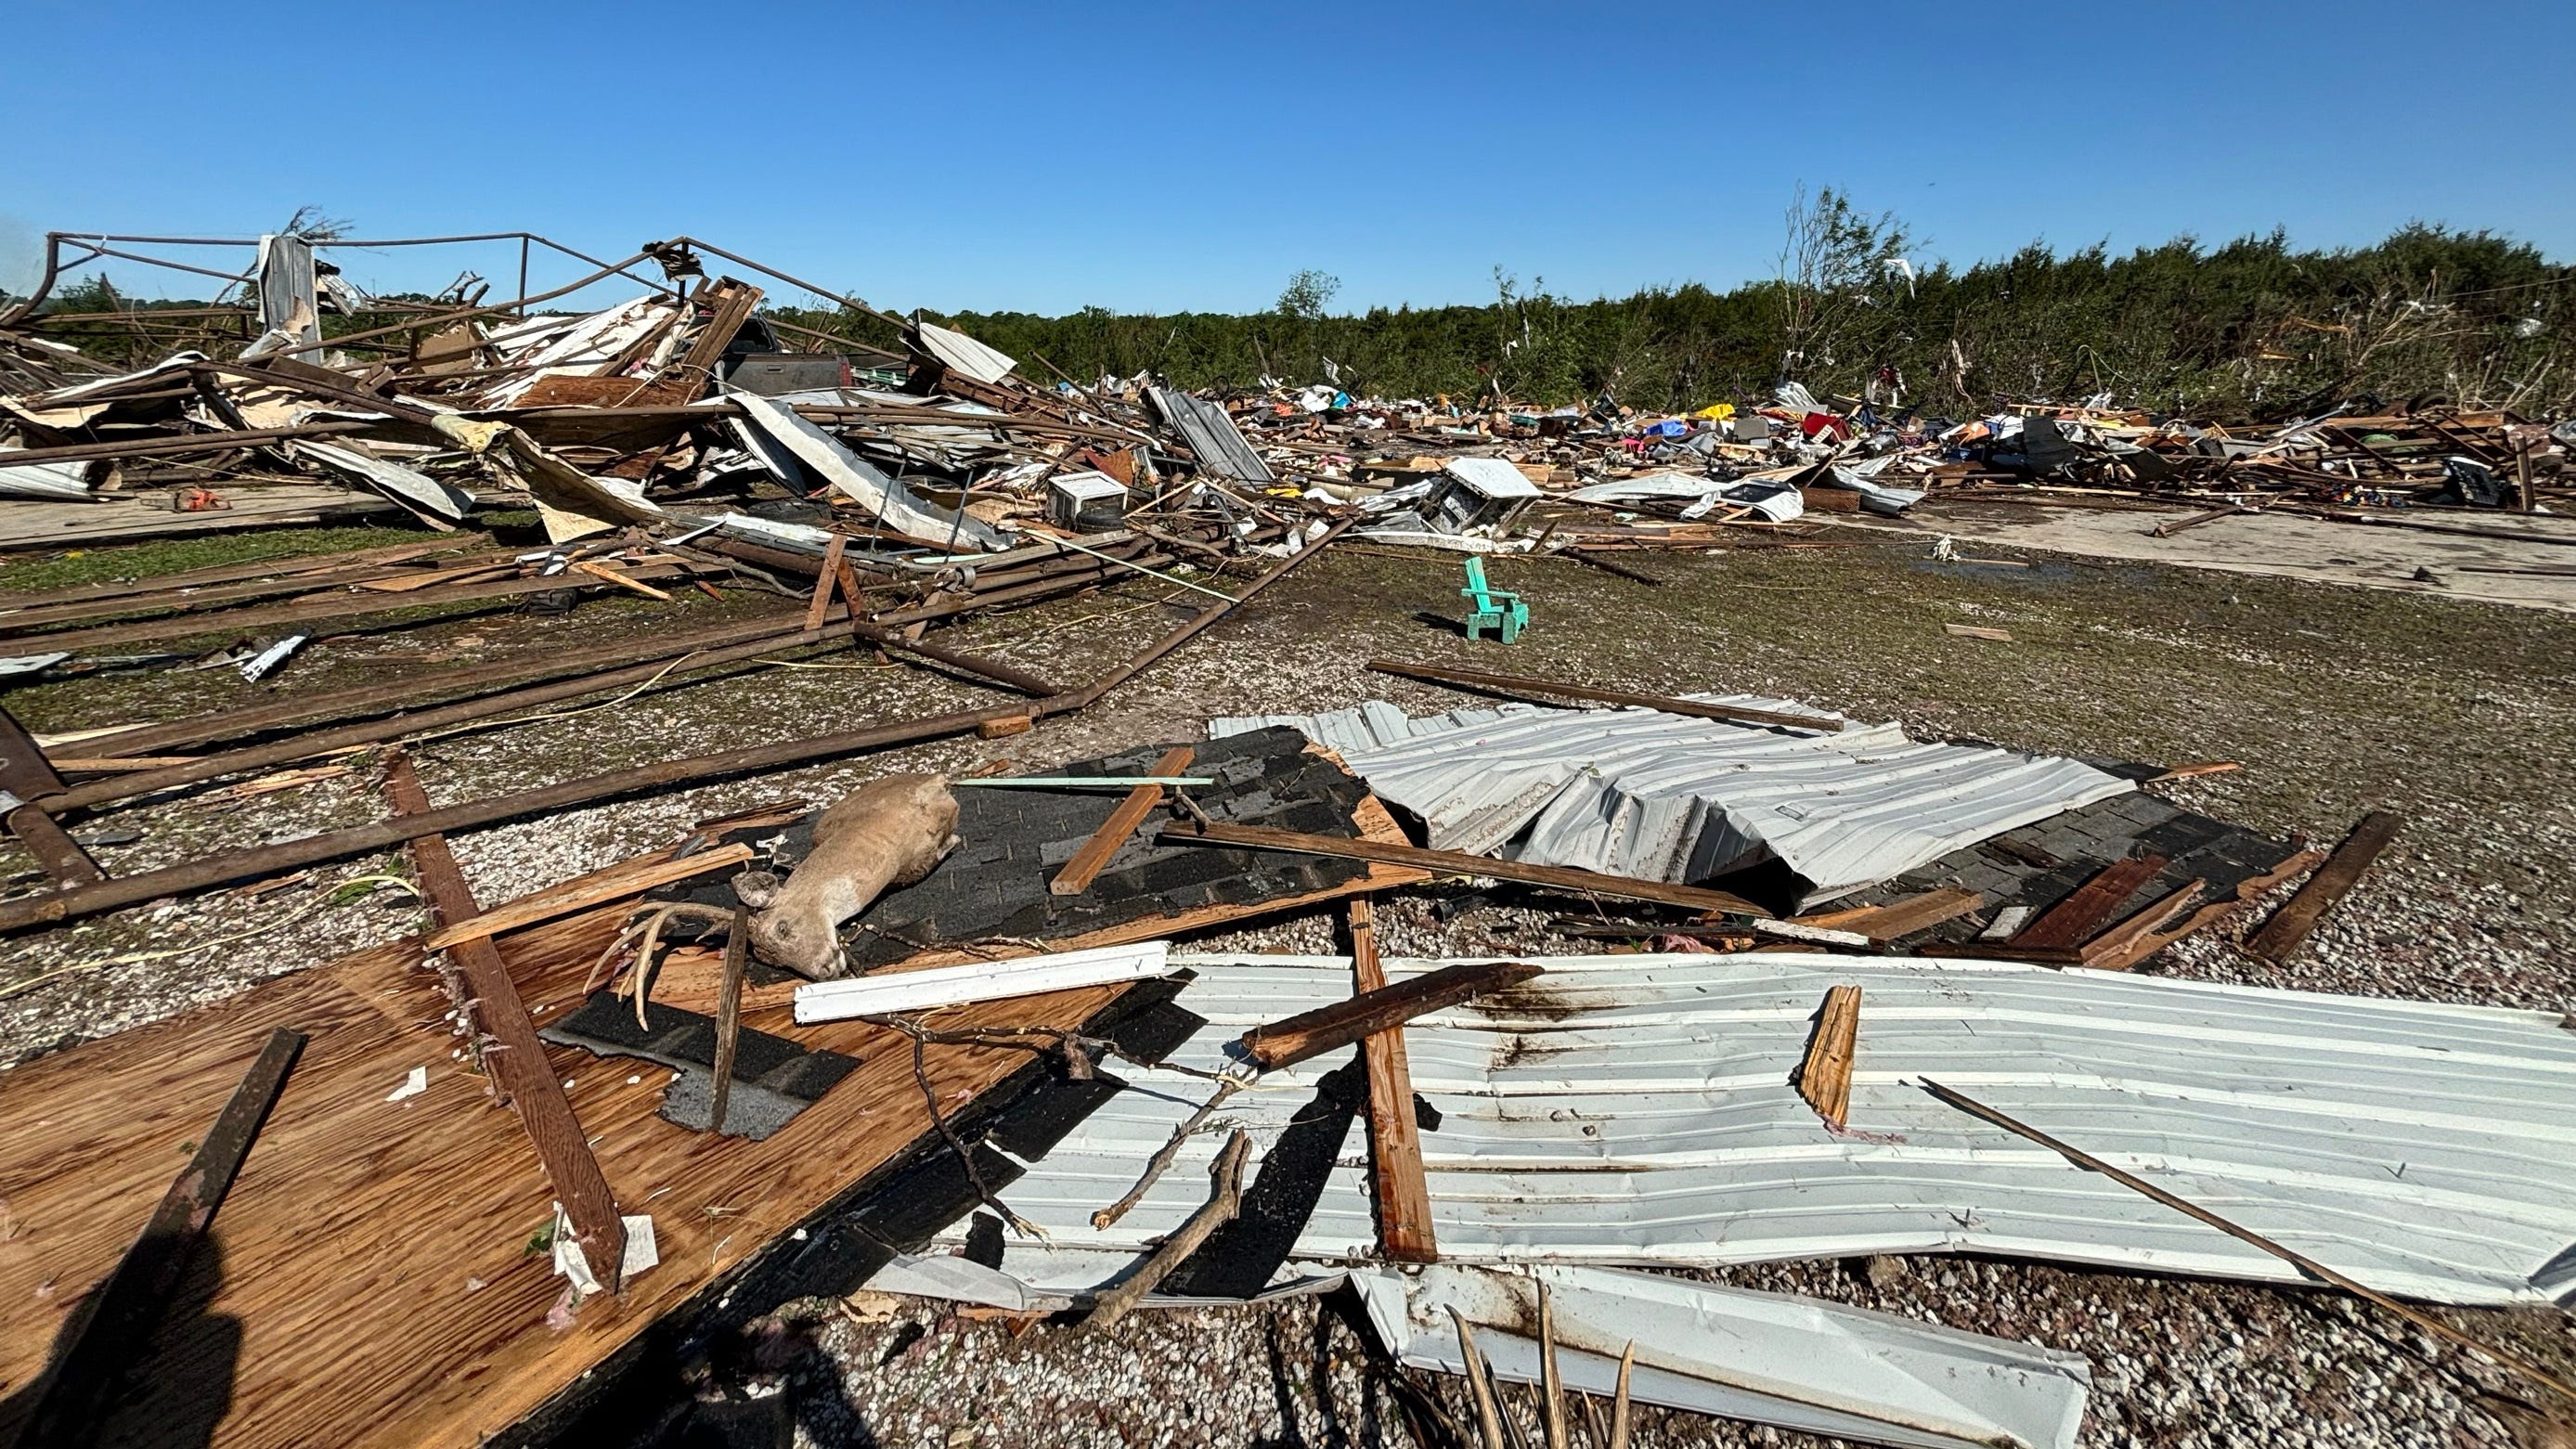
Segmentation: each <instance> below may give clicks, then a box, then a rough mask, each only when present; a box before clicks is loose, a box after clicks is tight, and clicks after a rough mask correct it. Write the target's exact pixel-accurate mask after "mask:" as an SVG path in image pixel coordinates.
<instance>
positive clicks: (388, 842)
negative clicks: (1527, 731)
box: [0, 520, 1750, 932]
mask: <svg viewBox="0 0 2576 1449" xmlns="http://www.w3.org/2000/svg"><path fill="white" fill-rule="evenodd" d="M1348 526H1349V521H1348V520H1345V521H1344V522H1342V523H1339V524H1336V525H1334V526H1333V527H1332V528H1331V529H1328V530H1326V531H1325V533H1324V534H1323V535H1322V536H1321V537H1319V538H1317V539H1315V540H1314V541H1312V542H1310V543H1308V544H1307V545H1306V547H1305V548H1303V549H1301V550H1299V551H1298V552H1296V553H1294V554H1291V555H1289V556H1288V557H1287V558H1285V559H1282V560H1280V561H1279V562H1278V563H1277V564H1274V565H1272V566H1271V568H1270V569H1269V570H1268V571H1267V572H1265V573H1263V574H1262V575H1261V576H1260V577H1259V578H1257V579H1254V580H1253V581H1252V582H1251V583H1250V584H1248V585H1246V586H1245V587H1244V590H1243V592H1242V593H1240V594H1237V595H1236V596H1235V597H1234V598H1233V599H1231V600H1228V601H1222V602H1218V603H1214V604H1211V605H1209V606H1208V607H1207V608H1205V609H1202V610H1200V611H1199V612H1198V613H1196V614H1194V615H1192V616H1191V617H1190V618H1189V619H1188V620H1187V621H1186V622H1184V623H1182V624H1180V625H1179V626H1177V627H1175V628H1174V629H1173V630H1172V631H1171V632H1170V633H1168V634H1165V635H1164V636H1163V637H1162V638H1161V639H1158V640H1156V641H1155V642H1154V643H1152V644H1149V645H1147V646H1146V647H1145V648H1143V649H1141V650H1139V651H1137V653H1135V654H1134V655H1132V656H1130V657H1129V658H1128V659H1127V660H1126V662H1124V663H1123V664H1120V665H1118V666H1117V667H1116V668H1114V669H1112V670H1111V671H1110V672H1109V673H1108V674H1107V675H1105V676H1103V677H1102V678H1100V679H1097V680H1094V681H1092V683H1090V684H1089V685H1086V686H1084V687H1083V688H1081V689H1079V690H1070V691H1067V692H1065V693H1062V694H1056V695H1050V696H1048V697H1047V698H1045V699H1041V700H1036V701H1014V702H1012V703H1010V704H1001V705H988V706H986V707H985V708H982V709H972V710H957V711H953V712H951V713H948V714H941V715H932V716H930V717H929V718H927V719H916V720H906V721H902V722H899V723H894V724H883V725H871V726H868V727H865V728H862V729H855V730H844V731H840V732H837V733H833V734H827V735H814V736H809V737H806V738H803V739H793V740H783V741H780V742H778V743H776V744H768V745H753V746H749V747H747V748H743V749H735V750H724V751H720V752H718V753H715V754H711V755H695V756H691V757H689V758H686V759H677V760H663V761H659V762H657V763H654V764H650V765H640V766H636V767H634V768H632V769H625V770H612V771H608V772H605V773H602V774H596V775H585V776H580V777H578V778H575V779H571V780H565V781H563V782H561V783H559V784H554V785H545V786H540V787H538V788H536V789H533V790H521V791H518V792H516V793H513V794H509V795H499V796H493V797H491V798H488V799H483V800H474V801H468V802H466V803H464V804H460V805H450V806H446V807H444V808H442V809H438V810H432V811H429V812H427V813H425V814H422V815H419V816H416V817H412V818H408V819H397V820H386V821H378V822H376V823H374V824H371V825H359V826H353V827H351V828H349V829H346V830H334V831H330V832H327V833H325V834H321V835H308V836H306V837H304V838H303V839H300V840H289V841H283V842H280V843H278V844H275V845H265V846H259V847H256V848H253V849H250V850H238V851H230V852H226V853H224V854H220V855H212V856H205V857H201V858H199V859H196V860H192V861H187V862H183V863H181V864H178V865H173V866H168V867H165V868H163V869H160V870H154V871H145V872H143V873H141V874H138V875H130V876H121V877H118V878H115V879H112V880H103V881H98V882H95V883H93V884H90V885H84V886H70V887H61V888H57V889H55V890H52V891H47V892H45V893H43V894H40V895H29V896H20V897H17V898H15V899H12V900H7V901H0V932H7V931H20V930H25V929H27V928H28V927H30V926H42V925H50V924H52V923H53V922H56V921H66V920H72V919H75V918H78V917H81V916H91V915H97V914H99V913H100V912H103V911H113V910H117V909H120V908H122V907H125V906H132V905H140V904H142V903H143V902H145V901H150V900H158V899H159V898H161V897H162V896H165V895H178V894H185V893H188V892H193V891H200V890H204V889H207V888H208V887H210V886H218V885H226V884H230V883H231V882H234V881H243V880H258V879H262V878H264V877H267V876H273V875H283V874H286V873H287V872H289V871H293V870H297V869H300V868H302V867H304V866H308V865H318V864H320V863H321V862H323V861H326V860H341V859H345V858H347V857H349V856H353V855H364V854H367V853H368V852H371V851H377V850H383V849H386V848H388V847H390V846H395V845H399V844H401V843H403V842H404V841H407V840H413V839H417V838H419V837H420V836H423V835H435V834H444V833H447V832H450V831H455V830H464V829H470V828H472V827H475V826H480V825H491V824H495V823H497V822H499V821H503V820H513V819H517V818H518V817H520V816H524V815H535V814H539V813H542V812H545V811H549V810H563V809H569V808H571V807H573V806H576V805H588V804H593V803H596V802H598V801H602V800H610V799H615V798H618V797H620V796H625V795H632V794H635V793H638V792H640V791H646V790H662V789H668V788H669V787H671V786H674V785H681V784H690V783H694V782H697V781H701V780H711V779H719V778H722V777H725V776H730V775H742V774H749V773H751V772H753V771H757V770H771V769H778V768H782V767H784V766H789V765H800V764H806V763H809V762H811V761H815V760H824V759H830V758H832V757H834V756H837V755H848V754H855V753H857V752H859V751H861V750H872V749H881V748H884V747H886V746H889V745H908V744H917V743H919V742H921V741H923V740H933V739H939V738H942V737H944V736H948V735H956V734H964V733H967V732H968V731H971V730H975V729H977V728H978V727H979V726H982V725H985V724H988V723H990V722H991V721H994V720H997V719H1005V718H1016V719H1021V720H1026V719H1028V718H1031V717H1032V715H1046V716H1053V715H1058V714H1070V713H1072V712H1073V711H1075V710H1080V709H1087V708H1089V707H1090V706H1091V705H1092V704H1093V703H1094V702H1095V701H1097V700H1098V699H1099V698H1100V697H1101V696H1102V695H1104V694H1107V693H1108V692H1109V691H1110V690H1112V689H1115V688H1117V687H1118V686H1119V685H1121V684H1124V683H1126V682H1127V681H1128V680H1130V679H1132V678H1134V677H1135V676H1136V675H1137V674H1139V673H1140V672H1142V671H1143V670H1145V669H1146V668H1148V667H1150V666H1152V665H1153V664H1154V663H1155V662H1156V661H1158V660H1160V659H1161V658H1162V657H1163V656H1164V655H1166V654H1169V653H1171V652H1172V651H1173V650H1175V649H1177V648H1179V647H1180V646H1182V645H1183V644H1186V643H1188V642H1189V641H1190V640H1192V639H1194V638H1196V637H1198V635H1199V634H1200V633H1201V632H1202V631H1204V630H1206V629H1207V628H1209V627H1210V626H1212V625H1214V624H1215V623H1216V622H1217V621H1218V620H1220V619H1222V618H1224V617H1225V616H1226V615H1227V614H1228V613H1230V612H1231V611H1233V610H1234V609H1235V608H1237V607H1239V606H1241V605H1242V604H1243V603H1244V602H1245V601H1246V600H1248V599H1250V598H1251V597H1252V596H1253V595H1255V594H1257V593H1259V592H1260V591H1261V590H1263V589H1265V588H1267V587H1269V586H1270V585H1271V584H1273V583H1275V582H1277V581H1278V580H1279V579H1282V578H1284V577H1286V576H1287V575H1288V573H1289V571H1290V570H1292V569H1295V568H1296V567H1297V566H1298V565H1300V564H1302V563H1304V562H1305V561H1306V560H1308V559H1311V558H1313V557H1314V556H1315V555H1316V554H1318V553H1320V552H1322V551H1323V550H1324V549H1325V548H1326V547H1328V546H1329V545H1330V544H1331V543H1332V541H1333V540H1334V539H1335V538H1337V537H1339V536H1340V533H1341V531H1342V530H1343V529H1345V528H1347V527H1348ZM987 602H989V600H987ZM1565 874H1567V875H1571V876H1580V875H1583V874H1584V872H1582V871H1568V872H1565ZM1672 889H1679V888H1678V887H1674V888H1672ZM1693 894H1694V895H1696V896H1702V897H1708V898H1711V903H1710V904H1703V905H1702V906H1701V909H1719V908H1722V903H1723V902H1724V901H1727V900H1732V899H1733V898H1732V897H1722V896H1720V895H1719V893H1718V892H1715V891H1698V892H1693ZM1685 904H1689V903H1688V902H1686V903H1685ZM1747 908H1748V909H1749V908H1750V907H1749V905H1748V907H1747Z"/></svg>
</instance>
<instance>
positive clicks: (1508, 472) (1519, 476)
mask: <svg viewBox="0 0 2576 1449" xmlns="http://www.w3.org/2000/svg"><path fill="white" fill-rule="evenodd" d="M1441 471H1443V472H1445V473H1447V474H1448V475H1449V476H1450V477H1452V478H1455V479H1457V480H1458V481H1459V482H1461V483H1464V484H1466V485H1467V486H1468V487H1470V488H1473V489H1475V490H1476V491H1477V492H1479V493H1482V494H1483V495H1485V496H1486V497H1488V498H1537V497H1540V496H1542V495H1541V494H1540V492H1539V486H1538V485H1537V484H1535V483H1532V482H1531V481H1530V480H1529V475H1528V474H1527V473H1524V472H1522V471H1521V470H1520V469H1518V468H1516V467H1514V466H1512V465H1511V464H1510V463H1507V462H1505V461H1504V460H1502V459H1500V458H1452V459H1450V460H1449V461H1448V463H1447V464H1446V465H1445V466H1444V467H1443V468H1442V470H1441Z"/></svg>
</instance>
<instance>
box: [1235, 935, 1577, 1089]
mask: <svg viewBox="0 0 2576 1449" xmlns="http://www.w3.org/2000/svg"><path fill="white" fill-rule="evenodd" d="M1544 969H1545V968H1543V967H1540V966H1537V965H1534V964H1532V963H1530V962H1527V961H1471V962H1465V963H1462V964H1460V965H1456V966H1443V967H1441V968H1440V969H1439V970H1437V971H1430V972H1425V973H1424V974H1422V975H1420V976H1416V977H1414V978H1413V979H1411V980H1409V981H1406V982H1403V983H1402V984H1400V985H1396V986H1382V987H1379V988H1378V989H1377V990H1375V991H1363V992H1361V993H1360V994H1358V995H1357V996H1354V997H1352V998H1351V999H1350V1000H1348V1001H1337V1002H1334V1003H1333V1004H1332V1005H1330V1006H1319V1007H1317V1008H1315V1009H1314V1010H1313V1011H1301V1012H1299V1013H1298V1014H1297V1015H1295V1016H1291V1017H1288V1018H1285V1019H1284V1020H1280V1021H1274V1022H1272V1023H1270V1024H1269V1025H1267V1026H1256V1027H1254V1028H1253V1029H1252V1030H1250V1031H1247V1032H1245V1033H1244V1034H1243V1050H1244V1055H1245V1056H1247V1057H1249V1058H1250V1059H1251V1061H1252V1064H1253V1065H1254V1066H1256V1067H1259V1068H1260V1069H1261V1070H1263V1071H1265V1072H1269V1071H1276V1070H1278V1069H1279V1068H1281V1067H1293V1066H1295V1065H1296V1064H1298V1063H1299V1062H1302V1061H1308V1060H1311V1059H1312V1058H1315V1057H1319V1056H1322V1055H1323V1054H1324V1053H1326V1052H1328V1051H1332V1050H1334V1049H1335V1048H1337V1047H1346V1046H1349V1045H1350V1044H1351V1043H1353V1042H1355V1041H1358V1040H1360V1039H1361V1038H1363V1037H1367V1036H1370V1035H1373V1034H1375V1033H1377V1032H1381V1031H1391V1030H1393V1029H1395V1028H1397V1027H1400V1026H1402V1025H1404V1024H1405V1023H1406V1022H1408V1021H1411V1020H1413V1019H1414V1018H1415V1017H1417V1016H1427V1015H1429V1014H1430V1013H1432V1012H1435V1011H1439V1010H1441V1009H1443V1008H1445V1007H1451V1006H1455V1005H1457V1004H1458V1003H1459V1002H1462V1001H1465V1000H1467V999H1468V998H1470V997H1475V996H1482V995H1484V994H1485V993H1486V992H1489V991H1501V990H1505V989H1507V988H1509V987H1513V986H1518V985H1520V984H1521V983H1522V982H1524V981H1527V980H1529V979H1530V978H1531V977H1534V976H1537V975H1539V974H1540V973H1541V972H1542V971H1543V970H1544ZM1408 1105H1410V1103H1409V1101H1408Z"/></svg>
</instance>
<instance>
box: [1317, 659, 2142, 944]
mask: <svg viewBox="0 0 2576 1449" xmlns="http://www.w3.org/2000/svg"><path fill="white" fill-rule="evenodd" d="M1685 697H1686V698H1691V699H1696V700H1700V701H1702V702H1706V703H1725V704H1738V705H1743V706H1745V707H1748V708H1753V709H1764V710H1772V711H1779V712H1790V711H1799V710H1803V709H1804V708H1805V706H1803V705H1800V704H1797V703H1796V702H1794V701H1788V700H1767V699H1758V698H1755V697H1753V696H1748V695H1690V696H1685ZM1347 759H1348V763H1349V764H1350V767H1351V769H1352V770H1353V771H1354V772H1356V773H1358V774H1360V775H1361V776H1364V777H1365V778H1366V779H1367V780H1368V782H1369V787H1370V788H1371V789H1373V790H1375V791H1376V792H1377V793H1378V794H1379V795H1381V796H1383V797H1385V798H1386V799H1388V800H1391V801H1393V802H1395V803H1397V804H1399V805H1402V806H1404V807H1405V808H1406V809H1408V810H1411V811H1412V812H1413V813H1414V814H1416V815H1418V816H1421V817H1422V819H1423V820H1424V821H1425V822H1426V823H1427V824H1428V825H1429V827H1430V832H1431V844H1432V845H1433V846H1434V847H1435V848H1438V849H1442V850H1465V851H1473V852H1476V853H1478V854H1484V853H1488V852H1494V851H1498V850H1499V851H1504V853H1505V854H1507V855H1508V856H1509V857H1510V858H1511V859H1514V860H1525V861H1531V862H1535V863H1538V864H1542V865H1564V866H1575V867H1579V868H1582V869H1586V870H1600V871H1608V872H1610V873H1612V874H1616V875H1626V876H1637V877H1643V878H1646V879H1650V880H1671V881H1698V880H1706V879H1708V878H1710V877H1712V876H1716V875H1720V874H1723V873H1725V872H1727V871H1730V870H1737V869H1741V868H1743V867H1746V866H1751V865H1758V864H1760V863H1762V862H1764V861H1766V860H1770V859H1773V858H1777V859H1779V860H1782V861H1784V862H1786V863H1787V865H1788V867H1789V868H1790V869H1791V870H1792V871H1794V872H1796V873H1797V875H1798V876H1799V877H1800V878H1802V879H1804V880H1805V881H1807V882H1809V884H1810V888H1809V890H1808V892H1807V894H1806V897H1805V900H1806V902H1807V903H1809V904H1813V903H1814V902H1817V901H1821V900H1826V899H1829V898H1831V897H1833V896H1836V895H1839V894H1842V893H1844V892H1847V891H1852V890H1857V889H1859V888H1861V887H1863V886H1866V885H1870V884H1873V883H1875V882H1878V881H1882V880H1885V879H1887V878H1888V877H1890V876H1893V875H1896V874H1898V873H1900V872H1902V871H1906V870H1910V869H1912V868H1913V867H1915V866H1918V865H1921V864H1923V863H1924V862H1926V861H1929V860H1936V859H1938V858H1940V857H1941V856H1942V855H1944V854H1947V853H1948V852H1950V851H1952V850H1955V849H1957V848H1958V847H1960V846H1962V845H1969V844H1973V843H1975V842H1976V841H1979V840H1983V839H1985V838H1986V837H1987V836H1990V835H1994V834H1997V833H1999V832H2001V831H2005V830H2010V829H2012V828H2013V827H2015V826H2017V825H2027V824H2029V823H2030V822H2032V821H2034V820H2044V819H2046V818H2047V817H2049V816H2051V815H2054V814H2057V813H2058V812H2059V811H2062V810H2069V809H2072V808H2074V807H2075V806H2078V805H2083V804H2087V803H2089V802H2091V801H2094V800H2099V799H2103V798H2105V797H2107V796H2111V795H2116V794H2119V793H2120V792H2122V791H2125V790H2131V789H2135V788H2136V787H2135V786H2134V785H2132V784H2131V783H2130V782H2128V781H2126V780H2123V779H2121V778H2119V777H2118V776H2116V775H2111V774H2107V773H2105V772H2103V771H2101V770H2096V769H2094V768H2093V767H2091V766H2089V765H2085V764H2080V763H2078V762H2076V761H2074V760H2065V759H2056V758H2052V757H2049V756H2044V755H2023V754H2016V753H2013V752H2011V751H2007V750H1997V749H1988V748H1980V747H1974V746H1966V745H1948V744H1916V743H1914V742H1912V741H1910V740H1908V739H1906V738H1905V735H1904V731H1903V730H1902V729H1901V728H1900V727H1899V726H1897V725H1894V724H1876V725H1860V726H1850V727H1846V728H1845V729H1843V730H1842V731H1841V732H1840V733H1836V734H1824V733H1819V732H1813V731H1806V730H1794V729H1780V728H1765V727H1760V726H1753V725H1739V724H1730V723H1727V722H1725V721H1722V720H1702V719H1690V718H1686V717H1684V716H1681V715H1671V714H1664V713H1661V712H1659V711H1655V710H1643V709H1628V710H1547V711H1542V712H1539V713H1534V714H1529V715H1520V716H1514V717H1512V718H1509V719H1502V720H1497V721H1494V722H1492V723H1489V724H1484V725H1478V726H1471V727H1466V728H1461V729H1456V730H1448V731H1441V732H1437V733H1431V734H1423V735H1418V736H1415V737H1413V738H1411V739H1409V740H1406V741H1404V742H1401V743H1395V744H1390V745H1388V746H1386V747H1385V748H1382V749H1376V750H1366V751H1361V752H1357V753H1354V754H1352V755H1349V756H1348V757H1347ZM1507 844H1508V845H1509V849H1508V850H1504V847H1505V846H1506V845H1507Z"/></svg>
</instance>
